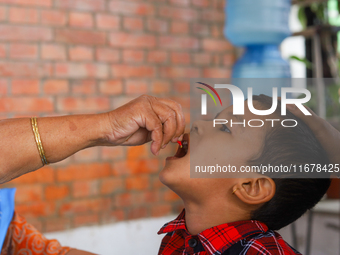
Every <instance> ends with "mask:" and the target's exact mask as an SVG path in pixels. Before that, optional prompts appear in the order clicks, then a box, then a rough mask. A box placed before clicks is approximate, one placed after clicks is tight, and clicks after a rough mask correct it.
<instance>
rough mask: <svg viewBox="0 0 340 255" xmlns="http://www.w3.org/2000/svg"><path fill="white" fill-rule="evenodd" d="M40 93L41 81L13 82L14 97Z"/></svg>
mask: <svg viewBox="0 0 340 255" xmlns="http://www.w3.org/2000/svg"><path fill="white" fill-rule="evenodd" d="M38 93H39V80H17V79H15V80H12V94H13V95H34V94H38Z"/></svg>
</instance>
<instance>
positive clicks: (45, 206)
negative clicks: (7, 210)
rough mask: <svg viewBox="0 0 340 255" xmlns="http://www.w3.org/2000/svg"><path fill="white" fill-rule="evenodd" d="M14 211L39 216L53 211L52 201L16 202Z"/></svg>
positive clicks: (23, 214)
mask: <svg viewBox="0 0 340 255" xmlns="http://www.w3.org/2000/svg"><path fill="white" fill-rule="evenodd" d="M15 211H16V212H17V213H19V214H20V215H22V216H24V217H34V218H36V217H41V216H48V215H52V214H54V212H55V205H54V203H53V202H43V201H32V202H30V203H29V204H16V205H15Z"/></svg>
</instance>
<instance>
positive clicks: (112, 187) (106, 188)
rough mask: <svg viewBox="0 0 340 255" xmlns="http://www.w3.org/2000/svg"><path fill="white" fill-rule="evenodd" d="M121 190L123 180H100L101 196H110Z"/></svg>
mask: <svg viewBox="0 0 340 255" xmlns="http://www.w3.org/2000/svg"><path fill="white" fill-rule="evenodd" d="M122 189H123V180H122V179H121V178H109V179H108V178H106V179H104V180H102V183H101V186H100V193H101V194H112V193H114V192H116V191H117V190H122Z"/></svg>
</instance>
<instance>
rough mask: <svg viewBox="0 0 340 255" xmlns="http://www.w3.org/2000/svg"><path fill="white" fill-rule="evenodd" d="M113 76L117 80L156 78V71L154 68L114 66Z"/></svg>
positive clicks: (145, 66)
mask: <svg viewBox="0 0 340 255" xmlns="http://www.w3.org/2000/svg"><path fill="white" fill-rule="evenodd" d="M112 74H113V76H114V77H117V78H135V77H137V78H142V77H145V78H148V77H154V76H155V74H156V69H155V67H153V66H147V65H143V66H131V65H112Z"/></svg>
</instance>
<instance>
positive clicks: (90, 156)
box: [73, 147, 99, 162]
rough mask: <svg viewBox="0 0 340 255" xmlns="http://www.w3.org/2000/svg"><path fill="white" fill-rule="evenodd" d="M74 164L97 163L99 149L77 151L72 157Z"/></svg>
mask: <svg viewBox="0 0 340 255" xmlns="http://www.w3.org/2000/svg"><path fill="white" fill-rule="evenodd" d="M73 158H74V160H75V161H76V162H92V161H97V160H98V158H99V148H98V147H94V148H87V149H85V150H81V151H78V152H77V153H76V154H74V156H73Z"/></svg>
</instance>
